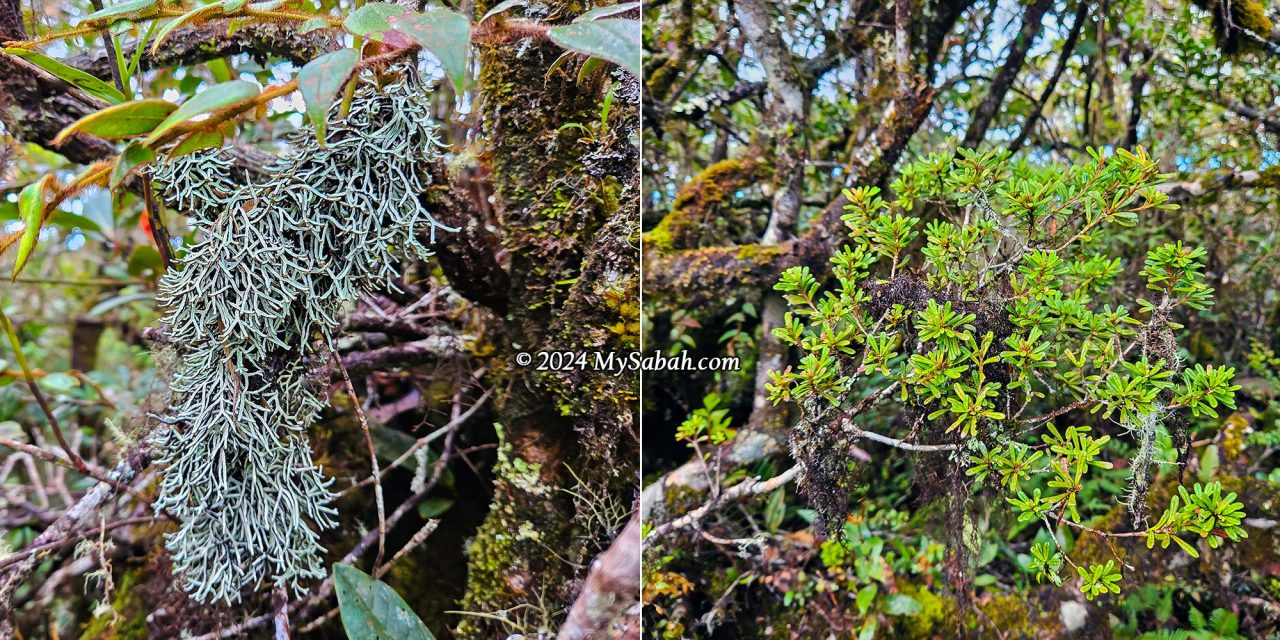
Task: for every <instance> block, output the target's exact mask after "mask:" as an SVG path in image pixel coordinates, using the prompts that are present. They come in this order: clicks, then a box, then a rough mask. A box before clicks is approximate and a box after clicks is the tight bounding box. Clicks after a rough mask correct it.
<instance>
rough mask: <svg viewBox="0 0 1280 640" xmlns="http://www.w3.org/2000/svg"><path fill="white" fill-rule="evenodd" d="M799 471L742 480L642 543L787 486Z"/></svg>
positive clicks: (652, 533)
mask: <svg viewBox="0 0 1280 640" xmlns="http://www.w3.org/2000/svg"><path fill="white" fill-rule="evenodd" d="M800 469H801V467H800V465H798V464H797V465H796V466H794V467H791V468H790V469H787V470H786V471H783V472H782V473H780V474H778V475H776V476H774V477H772V478H770V479H768V480H761V479H760V478H749V479H747V480H743V481H742V482H739V483H738V484H735V485H733V486H732V487H729V488H728V489H725V490H724V492H723V493H721V494H720V495H719V497H716V498H713V499H711V500H708V501H707V502H706V503H705V504H703V505H702V506H700V507H698V508H697V509H694V510H693V511H690V512H689V513H686V514H684V515H683V516H680V517H679V518H676V519H675V520H672V521H670V522H666V523H663V524H661V525H659V526H657V527H655V528H654V529H653V530H652V531H650V532H649V535H647V536H645V538H644V542H645V544H651V543H653V542H655V541H657V540H658V539H659V538H662V537H664V536H666V535H667V534H669V533H672V532H674V531H676V530H678V529H684V528H686V527H691V526H693V525H696V524H697V523H699V522H701V521H702V519H703V518H705V517H707V515H708V514H710V513H711V512H712V511H714V510H716V509H717V508H719V507H720V506H722V505H724V504H726V503H728V502H732V501H734V500H737V499H739V498H746V497H750V496H758V495H761V494H765V493H769V492H770V491H773V490H774V489H777V488H778V487H781V486H783V485H785V484H787V483H788V482H791V481H792V480H795V479H796V478H797V477H798V476H799V475H800Z"/></svg>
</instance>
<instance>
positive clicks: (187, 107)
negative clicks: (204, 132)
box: [147, 80, 259, 144]
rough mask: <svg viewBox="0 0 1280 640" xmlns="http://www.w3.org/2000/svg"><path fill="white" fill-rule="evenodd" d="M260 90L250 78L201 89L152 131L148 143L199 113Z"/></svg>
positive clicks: (212, 109) (247, 97)
mask: <svg viewBox="0 0 1280 640" xmlns="http://www.w3.org/2000/svg"><path fill="white" fill-rule="evenodd" d="M258 92H259V89H258V85H257V84H255V83H253V82H250V81H248V80H232V81H231V82H224V83H222V84H215V85H213V86H212V87H209V88H208V89H205V90H204V91H201V92H199V93H197V94H195V95H194V96H191V99H190V100H187V101H186V102H184V103H182V106H180V107H178V109H177V110H176V111H174V112H173V113H171V114H169V117H167V118H165V119H164V122H161V123H160V124H159V125H157V126H156V128H155V129H154V130H152V131H151V135H150V136H148V137H147V144H151V143H153V142H155V141H156V140H157V139H159V138H160V136H162V135H164V133H165V132H166V131H168V130H170V129H172V128H174V127H176V126H178V125H180V124H182V123H183V122H186V121H188V120H190V119H192V118H194V117H196V116H198V115H201V114H205V113H209V112H211V111H217V110H218V109H223V108H226V107H229V106H231V105H233V104H236V103H237V102H243V101H245V100H248V99H250V98H253V97H254V96H257V95H258Z"/></svg>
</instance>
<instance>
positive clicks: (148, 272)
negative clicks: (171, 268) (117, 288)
mask: <svg viewBox="0 0 1280 640" xmlns="http://www.w3.org/2000/svg"><path fill="white" fill-rule="evenodd" d="M126 269H127V270H128V272H129V275H131V276H133V277H135V278H143V277H150V278H152V279H154V278H155V277H156V276H158V275H160V274H161V273H163V272H164V258H163V257H161V256H160V251H158V250H157V249H156V248H155V247H153V246H151V245H149V244H140V245H138V246H137V247H134V249H133V253H131V254H129V264H128V266H127V267H126Z"/></svg>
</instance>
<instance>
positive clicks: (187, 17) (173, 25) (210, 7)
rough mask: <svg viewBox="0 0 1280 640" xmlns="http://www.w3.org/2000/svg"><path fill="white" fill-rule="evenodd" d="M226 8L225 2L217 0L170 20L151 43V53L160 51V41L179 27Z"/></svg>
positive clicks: (218, 12)
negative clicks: (217, 0)
mask: <svg viewBox="0 0 1280 640" xmlns="http://www.w3.org/2000/svg"><path fill="white" fill-rule="evenodd" d="M225 10H226V8H225V7H224V6H223V3H221V2H215V3H213V4H206V5H204V6H202V7H196V8H195V9H192V10H190V11H188V12H186V13H184V14H182V15H180V16H178V17H177V18H174V19H173V20H170V21H169V24H166V25H164V28H163V29H161V30H160V33H157V34H156V39H155V41H154V42H152V43H151V53H155V52H156V51H159V50H160V43H162V42H164V39H165V38H168V37H169V34H171V33H173V32H174V30H175V29H177V28H178V27H181V26H182V25H184V24H187V23H188V22H192V21H195V20H199V19H200V18H203V17H206V16H212V15H217V14H220V13H222V12H223V11H225Z"/></svg>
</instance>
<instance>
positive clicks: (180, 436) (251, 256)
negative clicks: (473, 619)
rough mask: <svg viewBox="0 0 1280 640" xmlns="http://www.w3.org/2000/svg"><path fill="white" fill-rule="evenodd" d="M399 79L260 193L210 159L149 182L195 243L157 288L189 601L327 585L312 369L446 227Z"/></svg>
mask: <svg viewBox="0 0 1280 640" xmlns="http://www.w3.org/2000/svg"><path fill="white" fill-rule="evenodd" d="M399 73H400V74H401V75H402V76H404V79H403V80H401V81H397V82H392V83H389V84H386V85H384V86H382V87H381V88H379V87H376V86H375V84H374V83H372V82H364V83H362V84H361V88H360V90H359V91H358V92H357V94H356V96H355V99H354V100H353V101H352V103H351V105H350V112H349V114H348V115H347V116H345V117H343V118H337V117H331V122H330V126H329V130H330V134H329V136H328V140H327V144H326V145H325V146H323V147H322V146H320V145H319V143H318V142H317V140H316V138H315V136H314V135H312V134H309V133H308V134H307V135H303V136H300V137H299V138H298V139H297V140H296V141H295V147H294V151H293V152H292V153H291V154H290V155H288V156H286V157H283V158H281V159H280V160H278V161H276V162H275V163H274V164H273V165H271V166H269V167H267V168H266V171H265V173H266V176H267V178H266V179H265V181H263V182H254V183H252V184H246V185H237V184H234V183H232V182H231V181H230V178H229V176H230V171H229V168H230V160H229V159H228V158H227V156H226V155H225V154H224V153H222V152H221V151H220V150H214V151H206V152H200V153H197V154H195V155H188V156H182V157H179V158H174V159H171V160H168V161H166V162H163V163H162V164H161V165H160V166H159V167H158V169H157V171H156V174H155V175H156V179H157V181H159V182H160V183H161V185H163V186H164V188H165V191H166V194H167V196H168V197H169V199H170V201H172V202H174V203H176V204H177V205H178V206H179V207H181V208H183V209H185V210H188V211H189V212H190V217H189V220H190V221H191V223H192V224H193V226H195V227H196V229H197V230H198V233H199V236H200V239H199V240H198V241H197V242H196V243H195V244H194V245H192V246H191V247H189V248H188V249H187V251H186V254H185V255H184V256H183V257H182V259H181V262H180V266H179V267H178V268H176V269H174V270H171V271H170V272H168V273H167V274H165V276H164V278H163V279H162V280H161V283H160V300H161V302H162V303H163V304H164V305H165V306H166V308H167V309H168V313H167V315H166V316H165V319H164V322H165V324H166V325H168V327H169V331H170V334H171V336H172V339H173V342H174V343H175V344H176V345H178V349H179V352H180V358H181V360H180V364H179V366H178V369H177V372H176V373H175V376H174V379H173V385H172V386H173V390H174V392H175V393H176V398H177V399H176V401H175V402H174V403H173V404H172V405H171V406H170V408H169V409H168V411H167V412H166V414H165V415H164V416H159V419H160V420H161V421H163V422H165V423H167V424H170V425H172V426H173V428H172V429H165V430H162V431H160V432H159V433H160V435H159V437H158V438H157V442H156V444H157V446H158V449H159V451H160V463H161V465H162V466H163V468H164V476H163V479H162V481H161V484H160V493H159V495H158V497H157V498H156V502H155V506H156V510H157V511H164V512H167V513H169V514H172V515H173V516H174V517H175V518H176V519H177V520H178V521H179V522H180V523H181V525H180V527H179V529H178V530H177V531H176V532H174V533H170V534H166V536H165V542H166V545H167V547H168V549H169V551H170V553H171V554H172V559H173V563H174V571H175V573H176V574H177V575H178V576H180V577H181V578H182V582H183V585H184V587H185V588H186V590H187V591H188V592H189V593H190V594H191V596H192V597H193V598H194V599H196V600H198V601H201V602H210V601H218V600H221V601H225V602H227V603H232V602H236V601H238V600H240V598H241V593H242V591H243V590H244V589H247V588H257V587H259V586H260V585H261V584H262V582H263V581H264V580H270V581H271V582H273V583H274V584H275V585H277V586H283V585H289V586H292V587H293V588H294V589H295V590H297V591H299V592H301V591H303V590H304V588H305V587H304V584H303V583H304V582H305V581H307V580H310V579H316V578H320V577H323V576H324V575H325V570H324V567H323V565H322V564H321V556H322V554H323V551H324V549H323V548H322V547H321V545H320V541H319V537H318V534H317V533H316V529H325V528H330V527H333V526H336V524H337V523H336V522H335V520H334V519H333V516H334V515H335V514H336V511H335V510H334V509H333V508H332V507H331V506H330V505H331V502H332V500H333V497H334V496H333V494H332V492H331V491H330V490H329V488H328V487H329V485H330V484H331V483H332V480H330V479H328V478H326V477H325V475H324V474H323V472H322V471H321V470H320V469H319V468H318V467H317V466H316V465H315V464H314V463H313V461H312V458H311V448H310V444H309V441H308V438H307V433H306V430H307V428H308V426H310V424H311V423H312V421H313V420H315V418H316V416H317V414H318V412H319V411H320V410H321V408H322V407H323V399H322V396H321V393H322V391H323V385H322V384H321V381H320V379H318V378H317V377H316V376H315V375H314V373H315V371H314V369H315V368H316V364H317V363H324V362H327V361H328V355H327V354H328V353H329V350H330V349H331V348H332V341H333V338H334V337H335V335H336V334H337V332H338V331H339V328H340V318H341V312H342V309H343V306H344V305H346V304H349V303H351V302H352V301H354V300H355V299H356V297H357V296H358V295H359V294H361V293H362V292H366V291H371V290H373V289H375V288H377V287H384V286H387V285H388V284H389V283H390V282H391V281H392V279H393V278H395V277H396V276H397V275H398V268H399V264H400V261H401V258H402V257H403V256H405V255H411V256H418V257H425V256H426V255H428V251H427V247H426V246H425V244H424V243H422V242H420V241H419V234H420V233H424V232H425V233H429V236H430V237H431V238H432V239H434V237H435V232H436V230H437V229H440V228H443V227H442V225H440V223H438V222H437V221H436V220H435V218H434V217H432V215H431V213H430V212H429V211H427V210H426V209H425V208H424V207H423V205H422V204H421V201H420V198H419V196H420V194H421V193H422V192H423V191H424V190H425V189H426V188H427V187H428V185H429V181H430V178H429V177H428V176H427V175H426V174H425V173H424V172H423V171H422V170H421V167H423V166H427V165H429V164H430V163H432V162H434V161H435V160H436V159H438V158H439V154H440V152H439V148H440V143H439V141H438V140H437V137H436V126H435V124H433V122H432V120H431V102H430V95H429V94H427V93H425V92H424V91H423V89H422V85H420V84H419V83H418V82H416V80H414V79H412V78H410V77H409V76H410V75H411V72H410V71H408V70H401V71H400V72H399ZM335 115H336V112H335ZM326 375H327V374H326Z"/></svg>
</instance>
